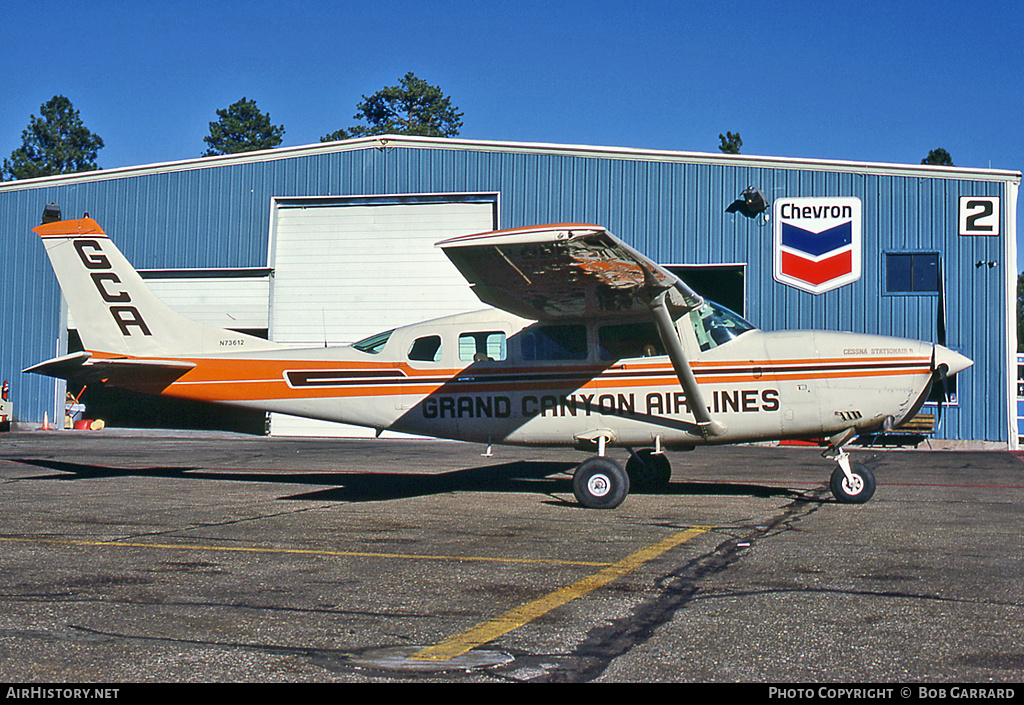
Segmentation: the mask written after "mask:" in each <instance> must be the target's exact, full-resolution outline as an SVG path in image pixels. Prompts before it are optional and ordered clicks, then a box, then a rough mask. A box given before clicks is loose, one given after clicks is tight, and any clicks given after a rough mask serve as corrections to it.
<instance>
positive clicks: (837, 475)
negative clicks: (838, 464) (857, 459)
mask: <svg viewBox="0 0 1024 705" xmlns="http://www.w3.org/2000/svg"><path fill="white" fill-rule="evenodd" d="M850 472H851V473H852V474H853V480H852V481H851V480H850V479H849V478H847V477H846V473H844V472H843V469H842V468H836V469H835V470H833V471H832V481H831V483H830V484H831V486H832V494H833V495H835V498H836V499H837V500H839V501H840V502H842V503H843V504H864V502H867V501H868V500H869V499H871V497H872V495H874V494H875V475H874V473H872V472H871V471H870V470H868V468H867V467H866V466H864V465H861V464H860V463H854V464H853V465H851V466H850Z"/></svg>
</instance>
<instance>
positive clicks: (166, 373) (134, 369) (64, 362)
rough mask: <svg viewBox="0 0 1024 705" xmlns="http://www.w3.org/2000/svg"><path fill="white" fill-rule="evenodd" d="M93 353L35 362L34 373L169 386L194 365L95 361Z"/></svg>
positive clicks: (181, 362) (86, 381)
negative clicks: (36, 363)
mask: <svg viewBox="0 0 1024 705" xmlns="http://www.w3.org/2000/svg"><path fill="white" fill-rule="evenodd" d="M91 358H92V353H88V352H84V351H83V352H76V353H72V354H70V355H64V356H63V357H56V358H54V359H52V360H47V361H46V362H40V363H39V364H38V365H33V366H32V367H29V368H28V369H26V370H23V371H24V372H31V373H33V374H37V375H45V376H47V377H56V378H57V379H65V380H71V379H73V380H75V381H76V382H79V383H90V382H100V381H102V382H107V383H109V384H112V385H114V386H128V387H134V386H138V385H140V384H145V385H146V386H153V385H156V386H166V385H168V384H170V383H171V382H173V381H174V380H176V379H178V378H179V377H181V376H182V375H183V374H185V373H186V372H188V371H189V370H191V369H192V368H194V367H195V366H196V365H195V363H194V362H185V361H182V360H141V359H111V360H92V359H91Z"/></svg>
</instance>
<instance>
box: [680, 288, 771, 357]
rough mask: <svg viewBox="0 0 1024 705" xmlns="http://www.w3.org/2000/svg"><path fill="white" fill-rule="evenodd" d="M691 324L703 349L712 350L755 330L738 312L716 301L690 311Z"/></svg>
mask: <svg viewBox="0 0 1024 705" xmlns="http://www.w3.org/2000/svg"><path fill="white" fill-rule="evenodd" d="M689 315H690V324H691V325H692V326H693V332H694V333H696V334H697V342H698V343H699V344H700V349H701V350H711V349H712V348H717V347H718V346H719V345H725V344H726V343H728V342H729V341H730V340H735V339H736V338H738V337H740V336H741V335H743V334H744V333H746V332H747V331H751V330H755V328H754V326H752V325H751V324H750V323H748V322H747V321H745V320H744V319H743V318H742V317H741V316H740V315H739V314H738V313H734V312H733V311H730V310H729V309H727V308H725V307H724V306H720V305H719V304H716V303H715V302H714V301H706V300H705V302H704V303H703V304H701V305H700V306H698V307H697V308H695V309H694V310H692V311H690V314H689Z"/></svg>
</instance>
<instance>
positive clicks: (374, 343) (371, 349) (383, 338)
mask: <svg viewBox="0 0 1024 705" xmlns="http://www.w3.org/2000/svg"><path fill="white" fill-rule="evenodd" d="M394 332H395V330H394V329H393V328H392V329H391V330H386V331H384V332H383V333H377V334H376V335H371V336H370V337H369V338H363V339H362V340H360V341H359V342H358V343H352V347H353V348H355V349H356V350H359V351H360V352H364V353H370V354H371V355H376V354H377V353H379V352H380V351H381V350H383V349H384V346H385V345H387V342H388V338H390V337H391V334H392V333H394Z"/></svg>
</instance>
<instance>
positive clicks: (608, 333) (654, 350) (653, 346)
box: [597, 323, 665, 360]
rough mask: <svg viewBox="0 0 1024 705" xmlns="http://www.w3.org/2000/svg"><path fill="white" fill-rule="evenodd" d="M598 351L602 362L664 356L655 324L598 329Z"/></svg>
mask: <svg viewBox="0 0 1024 705" xmlns="http://www.w3.org/2000/svg"><path fill="white" fill-rule="evenodd" d="M597 343H598V350H599V352H600V356H601V359H602V360H621V359H622V358H626V357H653V356H655V355H664V354H665V346H664V345H662V344H661V337H660V336H659V335H658V328H657V327H656V326H655V325H654V324H653V323H622V324H618V325H614V326H601V327H600V328H598V329H597Z"/></svg>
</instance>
